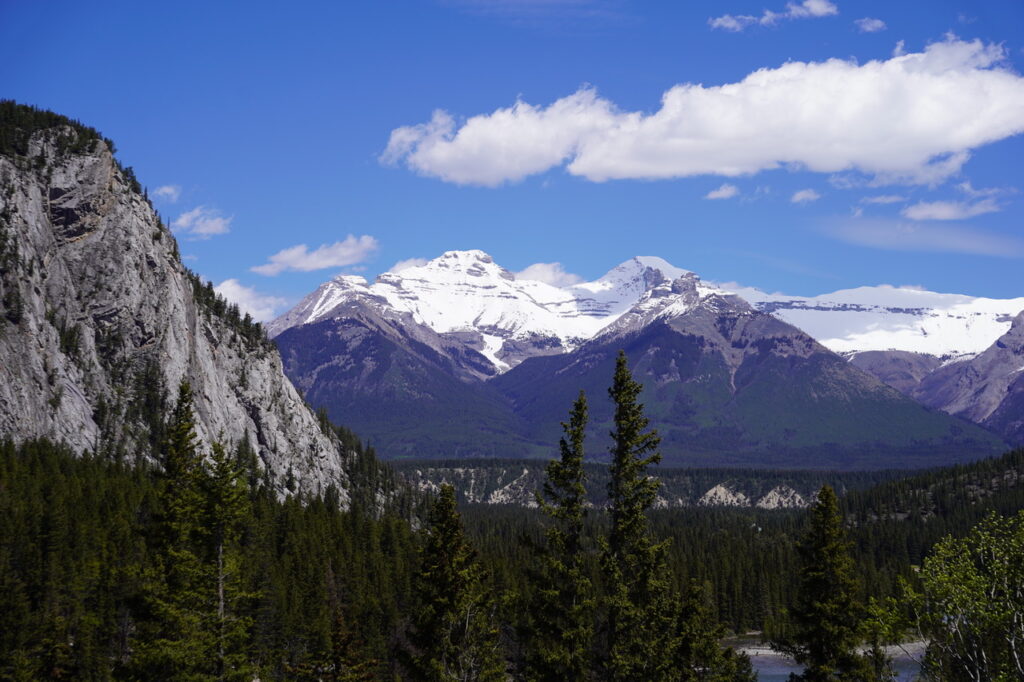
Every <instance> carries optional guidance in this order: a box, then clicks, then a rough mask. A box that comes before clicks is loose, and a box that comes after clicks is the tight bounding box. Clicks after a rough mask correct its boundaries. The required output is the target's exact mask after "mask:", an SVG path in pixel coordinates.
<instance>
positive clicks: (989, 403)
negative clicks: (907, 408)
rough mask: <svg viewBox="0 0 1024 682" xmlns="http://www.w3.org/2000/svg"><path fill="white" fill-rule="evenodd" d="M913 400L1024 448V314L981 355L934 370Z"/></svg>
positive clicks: (915, 393)
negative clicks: (980, 425) (996, 434)
mask: <svg viewBox="0 0 1024 682" xmlns="http://www.w3.org/2000/svg"><path fill="white" fill-rule="evenodd" d="M913 395H914V397H916V398H917V399H918V400H920V401H921V402H923V403H924V404H926V405H929V406H931V407H935V408H938V409H941V410H943V411H945V412H948V413H950V414H955V415H957V416H960V417H964V418H966V419H970V420H971V421H974V422H977V423H979V424H984V425H985V426H988V427H989V428H990V429H992V430H993V431H995V432H996V433H999V434H1000V435H1002V436H1004V437H1005V438H1006V439H1007V440H1008V441H1010V442H1011V443H1014V444H1024V312H1021V313H1020V314H1019V315H1017V316H1016V317H1015V318H1014V319H1013V324H1012V325H1011V326H1010V330H1009V331H1007V332H1006V333H1005V334H1003V335H1002V336H1001V337H999V338H998V339H996V341H995V343H993V344H992V345H991V346H990V347H989V348H987V349H986V350H985V351H984V352H983V353H980V354H979V355H977V356H976V357H974V358H971V359H968V360H964V361H961V362H955V363H951V364H948V365H946V366H944V367H941V368H939V369H937V370H935V371H934V372H932V373H931V374H929V375H928V376H926V377H925V378H924V379H923V380H922V381H921V383H920V384H919V385H918V386H917V388H916V389H915V390H914V393H913Z"/></svg>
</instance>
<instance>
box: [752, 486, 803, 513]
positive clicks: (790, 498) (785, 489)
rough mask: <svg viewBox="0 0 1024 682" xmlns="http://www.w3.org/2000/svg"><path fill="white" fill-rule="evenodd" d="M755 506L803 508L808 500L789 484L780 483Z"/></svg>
mask: <svg viewBox="0 0 1024 682" xmlns="http://www.w3.org/2000/svg"><path fill="white" fill-rule="evenodd" d="M755 506H756V507H757V508H759V509H803V508H804V507H806V506H807V500H805V499H804V498H803V496H802V495H801V494H800V493H798V492H797V491H795V490H793V489H792V488H790V487H789V486H786V485H779V486H775V487H774V488H772V489H771V490H769V491H768V494H767V495H765V496H764V497H762V498H761V499H760V500H758V501H757V504H756V505H755Z"/></svg>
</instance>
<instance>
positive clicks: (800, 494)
mask: <svg viewBox="0 0 1024 682" xmlns="http://www.w3.org/2000/svg"><path fill="white" fill-rule="evenodd" d="M395 466H396V468H397V470H398V471H399V473H400V474H401V476H402V477H403V478H404V479H405V480H406V481H408V482H409V483H410V484H411V485H412V486H413V487H414V488H416V489H418V490H421V491H424V492H429V493H436V492H437V491H438V490H439V489H440V487H441V486H442V485H444V484H449V485H451V486H452V487H454V488H455V492H456V495H457V496H458V499H459V500H460V502H465V503H470V504H500V505H516V506H521V507H536V506H537V501H536V496H535V492H536V491H538V490H540V489H541V488H542V487H543V485H544V480H545V473H544V468H545V466H546V463H545V462H531V461H522V462H509V461H479V462H472V463H471V462H468V461H465V460H463V461H462V462H460V463H459V465H454V464H452V465H446V464H444V463H440V462H439V463H437V464H436V465H434V464H432V463H426V462H422V461H420V462H415V461H413V462H408V461H406V462H396V463H395ZM585 468H586V477H587V500H586V505H587V506H588V507H590V508H592V509H601V508H605V507H607V505H608V495H607V491H608V475H609V472H608V468H607V467H606V466H602V465H598V464H587V465H585ZM652 473H654V474H655V475H657V476H658V478H659V482H660V486H659V489H658V494H657V497H656V498H655V501H654V504H653V505H652V506H653V507H654V508H655V509H675V508H682V507H692V506H702V507H709V506H710V507H744V508H749V507H758V508H760V509H767V510H776V509H798V508H803V507H806V506H807V505H808V502H807V500H809V499H813V495H814V493H815V490H817V487H818V486H820V481H819V480H817V479H815V478H814V477H812V476H808V475H807V474H804V475H803V476H802V478H801V477H797V478H795V479H794V478H793V477H791V476H788V475H786V474H782V473H777V474H765V473H764V472H761V473H758V474H752V475H751V476H748V477H742V476H741V477H738V478H737V477H732V478H723V477H722V476H723V474H722V473H721V472H716V471H713V470H694V469H671V468H670V469H662V468H661V467H657V468H656V469H655V470H654V471H653V472H652ZM754 500H757V502H756V503H755V502H754Z"/></svg>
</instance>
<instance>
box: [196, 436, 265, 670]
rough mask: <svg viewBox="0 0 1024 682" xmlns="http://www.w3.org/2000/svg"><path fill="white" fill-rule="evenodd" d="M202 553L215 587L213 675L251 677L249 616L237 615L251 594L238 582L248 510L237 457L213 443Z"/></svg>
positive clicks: (247, 496)
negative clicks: (248, 649) (248, 650)
mask: <svg viewBox="0 0 1024 682" xmlns="http://www.w3.org/2000/svg"><path fill="white" fill-rule="evenodd" d="M204 483H205V485H204V493H205V512H206V519H205V528H204V531H205V535H206V543H205V545H206V552H205V554H206V556H205V557H204V559H205V560H206V562H207V563H208V564H209V565H210V568H212V569H213V570H212V571H210V572H209V574H210V582H212V585H211V586H212V587H213V589H214V591H215V595H216V600H215V611H214V614H213V618H211V619H210V623H211V624H212V629H213V633H212V634H213V638H214V640H215V649H214V652H213V654H214V666H213V667H214V674H215V676H216V679H218V680H231V679H239V680H241V679H252V671H251V670H250V669H249V665H248V652H247V650H246V649H247V646H246V645H247V641H248V634H249V628H250V627H251V625H252V623H251V619H250V618H248V617H245V616H243V615H242V605H243V602H244V601H247V600H250V599H253V598H254V596H255V595H253V594H249V593H247V592H246V591H245V590H244V587H243V583H242V551H241V540H242V531H243V528H244V525H245V522H246V520H247V519H248V518H249V517H250V515H251V510H250V504H249V489H248V485H247V483H246V472H245V469H244V467H243V466H241V465H240V462H239V461H238V460H237V459H236V458H234V457H231V456H229V455H228V454H227V452H225V450H224V448H223V447H222V446H221V445H220V443H214V445H213V448H212V454H211V456H210V468H209V473H208V474H207V475H206V476H205V480H204Z"/></svg>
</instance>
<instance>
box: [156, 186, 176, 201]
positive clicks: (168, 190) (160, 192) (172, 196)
mask: <svg viewBox="0 0 1024 682" xmlns="http://www.w3.org/2000/svg"><path fill="white" fill-rule="evenodd" d="M153 196H155V197H157V198H158V199H165V200H167V201H169V202H171V203H172V204H173V203H174V202H176V201H177V200H178V199H179V198H180V197H181V185H160V186H159V187H157V188H156V189H155V190H153Z"/></svg>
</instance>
